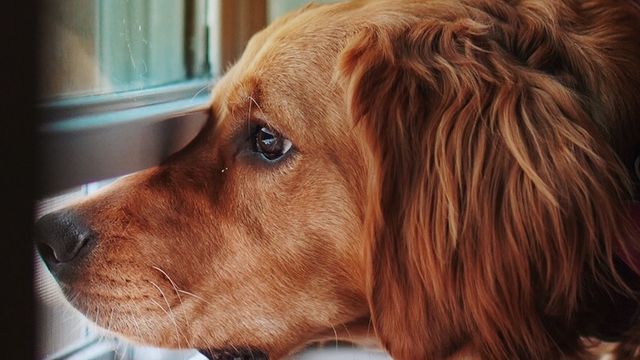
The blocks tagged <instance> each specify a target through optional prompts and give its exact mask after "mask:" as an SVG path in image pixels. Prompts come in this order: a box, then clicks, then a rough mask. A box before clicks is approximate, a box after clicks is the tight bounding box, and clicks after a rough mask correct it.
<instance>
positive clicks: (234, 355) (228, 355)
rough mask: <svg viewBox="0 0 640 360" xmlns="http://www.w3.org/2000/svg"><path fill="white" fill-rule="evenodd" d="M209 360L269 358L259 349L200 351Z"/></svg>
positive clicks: (266, 359) (260, 359) (263, 359)
mask: <svg viewBox="0 0 640 360" xmlns="http://www.w3.org/2000/svg"><path fill="white" fill-rule="evenodd" d="M198 351H199V352H200V353H201V354H202V355H204V356H205V357H206V358H207V359H209V360H268V359H269V356H268V355H267V354H265V353H264V352H263V351H261V350H257V349H250V348H247V349H235V348H232V349H198Z"/></svg>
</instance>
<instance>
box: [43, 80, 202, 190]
mask: <svg viewBox="0 0 640 360" xmlns="http://www.w3.org/2000/svg"><path fill="white" fill-rule="evenodd" d="M210 83H211V81H210V80H201V81H191V82H188V83H182V84H178V85H173V86H166V87H163V88H157V89H150V90H144V91H136V92H129V93H122V94H113V95H108V96H96V97H87V98H77V99H72V100H62V101H58V102H54V103H50V104H47V105H43V106H41V107H40V109H39V110H40V112H41V114H42V116H41V119H42V122H41V126H40V127H39V129H38V134H37V135H38V162H39V163H38V169H40V171H41V172H40V174H38V182H39V184H38V185H39V186H38V190H39V191H38V195H39V196H40V197H42V196H47V195H53V194H55V193H58V192H60V191H63V190H65V189H68V188H72V187H74V186H79V185H82V184H86V183H90V182H94V181H98V180H102V179H107V178H112V177H116V176H121V175H125V174H128V173H131V172H134V171H137V170H141V169H144V168H147V167H151V166H154V165H157V164H159V163H160V162H161V161H162V160H164V159H166V158H167V157H168V156H169V155H171V154H172V153H174V152H175V151H177V150H179V149H181V148H182V147H184V146H185V145H186V144H188V143H189V142H190V141H191V140H192V139H193V138H194V137H195V136H196V135H197V134H198V132H199V131H200V129H201V128H202V126H203V125H204V124H205V122H206V121H207V119H208V117H209V105H210V98H209V91H208V88H209V84H210Z"/></svg>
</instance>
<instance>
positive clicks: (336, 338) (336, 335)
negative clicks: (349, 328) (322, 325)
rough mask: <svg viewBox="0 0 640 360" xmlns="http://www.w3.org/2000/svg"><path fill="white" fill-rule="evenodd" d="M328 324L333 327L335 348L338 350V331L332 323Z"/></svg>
mask: <svg viewBox="0 0 640 360" xmlns="http://www.w3.org/2000/svg"><path fill="white" fill-rule="evenodd" d="M329 326H331V329H333V335H335V341H336V350H338V332H337V331H336V328H335V326H333V324H329Z"/></svg>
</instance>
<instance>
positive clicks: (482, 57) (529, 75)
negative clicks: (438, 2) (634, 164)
mask: <svg viewBox="0 0 640 360" xmlns="http://www.w3.org/2000/svg"><path fill="white" fill-rule="evenodd" d="M521 40H522V41H521V42H520V43H518V44H517V45H518V46H520V47H521V49H520V50H521V53H518V54H515V55H514V54H508V53H507V51H508V49H507V45H505V44H502V43H500V41H499V40H498V39H496V35H495V29H492V28H490V27H489V26H487V25H483V24H481V23H478V22H475V21H472V20H452V21H450V22H443V21H436V20H416V21H413V22H409V21H405V22H404V23H402V24H401V23H397V24H389V25H376V26H368V27H366V28H365V29H364V30H362V31H360V32H359V34H358V35H357V36H355V38H354V39H353V40H352V41H351V42H350V43H349V44H348V46H347V48H346V49H345V50H344V52H343V53H342V54H341V57H340V65H339V69H340V79H341V81H342V82H343V84H344V89H345V93H346V96H347V104H348V106H349V112H350V114H351V116H352V118H353V120H354V121H355V122H356V124H357V125H358V126H360V127H361V130H362V131H363V132H364V134H365V135H364V136H365V139H366V141H367V142H368V146H369V148H370V153H371V155H372V159H373V164H372V166H371V174H370V177H369V178H370V184H369V205H368V209H367V215H366V224H365V228H366V235H365V236H366V240H365V241H366V249H365V255H366V260H367V266H368V269H367V270H368V272H367V274H368V275H367V276H368V277H369V278H368V284H367V286H368V292H369V293H368V296H369V305H370V311H371V316H372V320H373V323H374V327H375V329H376V332H377V334H378V336H379V338H380V339H381V341H382V342H383V345H384V346H385V347H386V348H387V350H388V351H389V352H390V353H391V355H392V356H394V357H395V358H398V359H425V358H445V357H447V356H449V355H451V354H453V353H455V352H456V351H458V350H459V349H460V348H461V347H463V346H472V347H473V348H474V350H475V351H478V352H480V354H481V355H482V358H511V359H515V358H522V357H528V356H531V355H533V357H534V358H560V356H559V355H560V354H561V353H564V354H565V355H566V354H570V353H576V352H579V351H581V349H582V347H581V346H582V345H581V343H580V341H579V336H578V334H577V333H576V332H572V331H570V330H569V331H567V330H566V329H571V328H572V326H573V324H574V321H576V319H575V314H576V312H577V310H578V305H579V299H580V297H581V296H582V295H583V293H584V292H585V291H586V290H585V288H584V287H583V286H582V284H583V283H584V280H585V279H586V278H587V277H588V278H590V279H595V280H594V281H595V282H596V283H597V284H600V285H603V286H607V285H605V283H608V284H609V285H610V286H611V287H616V286H618V285H620V284H618V283H616V281H615V280H616V277H615V276H614V277H613V279H611V278H607V275H606V274H610V273H613V274H615V271H614V270H613V263H612V262H613V260H612V258H613V251H614V247H615V243H616V241H619V240H621V239H626V238H629V236H630V234H629V233H628V232H627V230H628V229H629V228H628V227H627V226H626V223H625V221H626V220H625V219H624V215H623V213H624V209H623V204H622V203H623V200H622V199H624V198H625V197H626V196H628V193H627V191H628V190H627V189H628V188H627V185H626V184H627V179H626V173H625V171H624V169H623V167H622V166H620V164H619V161H618V160H617V159H616V156H615V154H614V153H613V151H612V150H611V149H610V147H609V146H607V144H606V143H605V142H604V141H603V139H601V138H600V137H599V136H598V135H597V134H598V133H599V132H601V131H602V130H601V129H597V128H596V125H595V124H594V123H593V122H592V121H591V119H590V116H589V114H588V113H587V112H586V111H585V108H584V105H583V101H581V99H580V98H579V96H578V95H577V94H576V93H575V92H574V91H572V90H571V89H569V88H568V87H567V86H565V85H563V83H561V82H560V81H559V80H558V79H556V78H555V77H554V76H553V75H551V74H549V73H545V72H544V71H543V70H544V69H538V68H536V61H539V62H547V61H549V62H552V61H554V59H555V60H557V56H558V54H557V53H556V52H554V51H555V49H553V48H552V46H553V44H551V45H550V46H549V47H545V46H543V45H540V42H536V41H533V40H532V41H531V44H529V45H530V46H531V48H530V49H528V48H527V43H526V41H528V40H526V39H524V40H523V39H521ZM549 41H551V42H552V40H549ZM534 49H537V50H536V51H533V50H534ZM529 50H530V51H529ZM510 51H515V50H513V49H511V50H510ZM527 51H529V53H530V54H531V58H527ZM544 52H548V54H545V53H544ZM517 56H521V57H522V59H520V60H516V59H517ZM520 61H523V63H520ZM527 62H528V63H527ZM525 64H526V65H528V66H525ZM547 65H548V64H546V65H545V64H541V65H540V68H544V66H547ZM560 329H564V330H560Z"/></svg>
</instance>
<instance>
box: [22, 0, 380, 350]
mask: <svg viewBox="0 0 640 360" xmlns="http://www.w3.org/2000/svg"><path fill="white" fill-rule="evenodd" d="M306 2H307V0H44V1H42V3H41V10H40V17H39V22H40V26H39V27H38V32H39V33H38V38H39V40H40V42H39V44H40V45H39V49H38V51H39V56H38V62H39V63H38V78H39V85H38V103H39V106H38V109H39V113H40V123H39V124H38V134H39V135H38V139H37V140H38V141H39V143H40V144H41V145H40V147H39V148H40V149H39V156H38V159H39V163H38V166H37V167H36V171H37V173H38V176H37V179H38V182H39V184H38V189H39V190H38V201H37V206H36V214H35V217H36V218H38V217H40V216H42V215H44V214H46V213H48V212H51V211H53V210H56V209H59V208H60V207H63V206H65V205H66V204H68V203H69V202H71V201H74V200H77V199H79V198H81V197H83V196H86V195H88V194H91V193H92V192H94V191H96V190H97V189H99V188H101V187H102V186H105V185H106V184H109V183H110V182H111V181H113V179H114V178H116V177H118V176H121V175H124V174H126V173H128V172H131V171H135V170H139V169H141V168H144V167H146V166H151V165H154V164H155V163H157V162H159V161H161V160H162V158H163V157H166V155H168V154H169V153H171V152H172V151H175V150H177V149H178V148H180V147H181V146H183V145H184V144H185V143H187V142H188V141H189V140H190V139H191V138H192V137H193V136H194V135H195V133H196V132H197V130H198V129H199V126H201V125H202V122H203V121H204V119H206V111H205V110H203V109H205V108H206V105H207V101H208V93H209V90H210V89H211V87H212V86H213V85H214V84H215V81H216V79H217V78H218V77H219V76H220V75H221V74H222V73H223V72H224V70H225V69H226V68H227V67H228V66H229V65H230V64H232V63H233V62H234V60H235V59H237V58H238V57H239V55H240V54H241V53H242V51H243V49H244V47H245V45H246V42H247V41H248V39H249V38H250V37H251V36H252V35H253V34H254V33H255V32H256V31H258V30H260V29H262V28H263V27H265V26H266V25H267V24H268V23H269V22H271V21H272V20H274V19H275V18H277V17H279V16H280V15H283V14H284V13H286V12H289V11H291V10H292V9H295V8H297V7H300V6H302V5H304V4H305V3H306ZM315 2H317V3H329V2H335V1H331V0H329V1H327V0H325V1H315ZM185 114H186V115H185ZM172 119H173V120H176V121H174V122H173V123H171V121H170V120H172ZM158 120H163V121H158ZM165 120H166V121H165ZM178 120H179V121H178ZM159 123H161V124H174V125H171V126H165V125H163V126H159V125H158V124H159ZM176 124H178V125H176ZM185 124H192V125H188V126H187V125H185ZM140 134H145V135H144V136H141V135H140ZM175 134H179V136H178V135H175ZM156 138H162V139H163V141H162V142H158V141H156V140H154V139H156ZM167 138H169V139H172V140H171V141H169V142H167V141H166V139H167ZM33 261H34V264H35V273H34V277H35V301H36V308H37V313H36V331H37V337H36V338H37V346H36V357H37V358H38V359H50V360H53V359H58V360H62V359H65V360H98V359H99V360H107V359H109V360H110V359H121V360H130V359H145V360H150V359H151V360H153V359H166V360H174V359H175V360H178V359H203V357H201V356H200V355H199V354H197V353H196V352H195V351H194V350H183V351H168V350H163V349H155V348H148V347H141V346H134V345H132V344H128V343H126V342H124V341H122V340H119V339H116V338H110V337H104V336H102V335H101V334H100V331H99V330H97V329H96V328H95V327H94V326H93V325H92V324H90V323H89V321H88V320H86V319H85V318H84V317H82V316H81V315H80V314H79V313H78V312H76V311H75V310H74V309H72V308H71V307H70V306H69V305H68V304H67V303H66V301H65V300H64V298H63V296H62V294H61V293H60V291H59V289H58V287H57V285H56V284H55V282H54V280H53V278H52V277H51V275H50V274H49V272H48V271H47V270H46V267H45V266H44V264H43V263H42V261H41V259H40V258H39V256H37V254H34V256H33ZM295 358H300V359H372V360H374V359H388V357H386V355H384V354H383V353H380V352H366V351H359V350H356V349H353V348H349V347H345V346H344V345H339V344H329V345H325V346H324V348H310V349H308V350H307V351H306V352H305V353H304V354H301V355H297V356H296V357H295Z"/></svg>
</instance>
